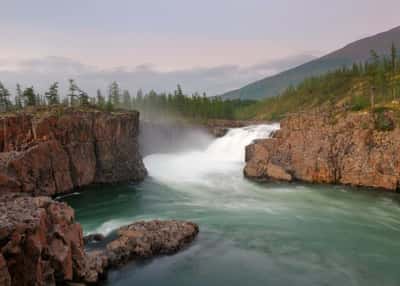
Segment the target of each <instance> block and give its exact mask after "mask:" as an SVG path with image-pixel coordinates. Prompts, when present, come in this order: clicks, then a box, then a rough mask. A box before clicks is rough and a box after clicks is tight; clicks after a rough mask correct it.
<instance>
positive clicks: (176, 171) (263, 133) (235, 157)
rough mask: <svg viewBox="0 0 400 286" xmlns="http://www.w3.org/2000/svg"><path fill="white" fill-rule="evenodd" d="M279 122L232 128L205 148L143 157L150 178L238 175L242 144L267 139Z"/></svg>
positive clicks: (198, 179)
mask: <svg viewBox="0 0 400 286" xmlns="http://www.w3.org/2000/svg"><path fill="white" fill-rule="evenodd" d="M277 129H279V124H264V125H254V126H247V127H243V128H235V129H231V130H230V131H229V132H228V133H227V134H226V135H225V136H224V137H222V138H218V139H215V140H214V141H212V142H211V143H210V145H209V146H208V147H207V148H206V149H204V150H195V149H193V150H190V151H185V152H181V153H174V154H153V155H150V156H147V157H145V158H144V162H145V165H146V167H147V169H148V170H149V174H150V176H151V177H152V178H154V179H156V180H158V181H163V182H168V183H171V182H176V183H179V182H180V183H188V182H192V183H207V181H208V180H209V179H210V177H213V176H214V177H215V176H216V175H220V176H222V175H224V174H225V175H229V174H233V173H235V174H238V172H241V169H242V168H243V164H244V156H245V147H246V146H247V145H248V144H250V143H251V142H252V141H253V140H255V139H260V138H268V137H269V136H270V135H271V133H272V132H273V131H275V130H277Z"/></svg>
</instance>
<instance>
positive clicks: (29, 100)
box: [22, 86, 36, 106]
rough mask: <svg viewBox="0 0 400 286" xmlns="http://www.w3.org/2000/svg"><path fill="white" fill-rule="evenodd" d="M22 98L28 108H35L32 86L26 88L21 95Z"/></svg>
mask: <svg viewBox="0 0 400 286" xmlns="http://www.w3.org/2000/svg"><path fill="white" fill-rule="evenodd" d="M22 96H23V98H24V100H25V102H26V105H28V106H35V105H36V94H35V91H34V89H33V86H31V87H28V88H26V89H25V90H24V92H23V93H22Z"/></svg>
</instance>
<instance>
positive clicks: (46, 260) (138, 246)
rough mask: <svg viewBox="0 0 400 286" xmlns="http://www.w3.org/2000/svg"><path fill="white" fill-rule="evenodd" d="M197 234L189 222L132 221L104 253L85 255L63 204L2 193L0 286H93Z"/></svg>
mask: <svg viewBox="0 0 400 286" xmlns="http://www.w3.org/2000/svg"><path fill="white" fill-rule="evenodd" d="M197 233H198V226H197V225H195V224H193V223H190V222H180V221H149V222H137V223H134V224H131V225H129V226H126V227H122V228H121V229H120V230H119V231H118V238H117V239H115V240H113V241H111V242H110V243H109V244H108V245H107V247H106V249H105V250H96V251H92V252H88V253H87V252H85V250H84V240H83V235H82V229H81V226H80V225H79V224H78V223H76V222H75V217H74V211H73V210H72V209H71V208H70V207H69V206H67V205H66V204H65V203H60V202H55V201H53V200H52V199H50V198H48V197H31V196H28V195H26V194H16V193H7V194H1V195H0V286H14V285H15V286H21V285H25V286H31V285H32V286H34V285H49V286H52V285H56V284H60V283H64V282H79V283H97V282H99V281H100V280H101V279H103V278H104V277H105V276H106V273H107V269H108V268H110V267H117V266H119V265H122V264H124V263H127V262H129V261H130V260H132V259H137V258H146V257H152V256H155V255H160V254H171V253H175V252H176V251H178V250H179V249H181V248H182V247H183V246H185V245H186V244H188V243H190V242H191V241H192V240H193V239H194V238H195V237H196V235H197ZM97 238H99V239H100V238H101V237H100V236H99V237H97Z"/></svg>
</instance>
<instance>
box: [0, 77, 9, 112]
mask: <svg viewBox="0 0 400 286" xmlns="http://www.w3.org/2000/svg"><path fill="white" fill-rule="evenodd" d="M9 97H10V92H9V91H8V89H7V88H5V86H4V85H3V84H2V83H1V82H0V108H1V111H2V112H6V111H8V110H9V107H10V106H11V102H10V100H9Z"/></svg>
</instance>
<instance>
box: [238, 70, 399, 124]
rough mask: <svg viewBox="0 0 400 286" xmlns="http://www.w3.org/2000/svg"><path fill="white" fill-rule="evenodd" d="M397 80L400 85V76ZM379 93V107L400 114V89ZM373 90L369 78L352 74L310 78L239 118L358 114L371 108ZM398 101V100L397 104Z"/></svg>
mask: <svg viewBox="0 0 400 286" xmlns="http://www.w3.org/2000/svg"><path fill="white" fill-rule="evenodd" d="M395 79H396V80H397V82H400V72H399V73H398V74H397V75H396V77H395ZM395 91H396V93H395V97H393V96H392V93H391V88H386V90H383V91H382V90H377V91H376V93H375V97H376V98H375V102H376V107H387V108H390V109H395V110H400V106H399V103H398V101H397V100H398V99H400V86H397V87H396V89H395ZM370 94H371V87H370V84H369V81H368V78H367V77H366V76H356V75H353V74H351V73H350V72H349V73H335V72H333V73H329V74H327V75H324V76H320V77H317V78H310V79H307V80H305V81H304V82H302V83H301V84H300V85H298V86H297V87H296V88H289V89H288V90H286V91H285V92H283V93H282V94H281V95H280V96H276V97H272V98H267V99H264V100H263V101H260V102H258V103H257V104H254V105H252V106H249V107H247V108H246V109H244V110H241V111H239V112H238V113H237V114H236V116H237V118H240V119H249V118H251V119H257V120H279V119H281V118H283V117H284V116H285V115H286V114H289V113H295V112H306V111H307V110H311V109H315V108H332V107H334V108H335V109H340V110H349V111H358V110H364V109H368V108H370ZM395 99H396V100H395Z"/></svg>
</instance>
